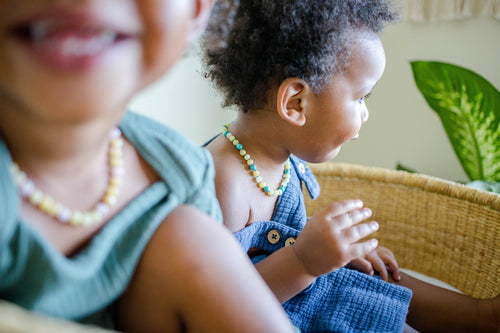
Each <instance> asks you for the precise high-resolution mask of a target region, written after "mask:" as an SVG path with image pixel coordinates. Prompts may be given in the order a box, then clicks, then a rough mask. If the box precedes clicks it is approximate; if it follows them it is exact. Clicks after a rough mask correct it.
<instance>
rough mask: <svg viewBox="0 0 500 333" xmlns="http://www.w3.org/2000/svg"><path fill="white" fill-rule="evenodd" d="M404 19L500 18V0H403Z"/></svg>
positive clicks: (422, 20)
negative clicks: (480, 16)
mask: <svg viewBox="0 0 500 333" xmlns="http://www.w3.org/2000/svg"><path fill="white" fill-rule="evenodd" d="M402 13H403V15H402V16H403V17H402V18H403V20H407V21H413V22H435V21H441V20H455V19H463V18H468V17H471V16H479V15H482V16H489V17H493V18H495V19H497V20H500V0H402Z"/></svg>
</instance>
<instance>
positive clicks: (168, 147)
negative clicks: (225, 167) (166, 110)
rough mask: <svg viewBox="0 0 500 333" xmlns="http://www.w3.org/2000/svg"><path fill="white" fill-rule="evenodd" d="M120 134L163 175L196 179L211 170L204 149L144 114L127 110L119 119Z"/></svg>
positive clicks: (207, 154)
mask: <svg viewBox="0 0 500 333" xmlns="http://www.w3.org/2000/svg"><path fill="white" fill-rule="evenodd" d="M120 129H121V131H122V133H123V135H124V136H125V137H126V138H127V140H129V141H130V142H131V143H132V145H133V146H134V147H135V149H136V150H137V151H138V153H139V154H140V155H141V156H142V157H143V158H144V159H145V160H146V161H147V162H148V163H149V164H150V165H151V166H152V167H153V168H154V169H155V170H156V172H158V174H159V175H160V177H161V178H163V179H172V178H179V180H183V181H187V182H189V183H200V182H203V179H204V178H205V177H206V176H207V172H208V173H211V172H213V165H212V158H211V156H210V154H209V153H208V152H207V151H206V149H204V148H202V147H200V146H198V145H196V144H195V143H194V142H192V141H191V140H189V139H188V138H187V137H186V136H184V135H183V134H181V133H179V132H177V131H176V130H174V129H172V128H170V127H168V126H166V125H165V124H162V123H160V122H158V121H156V120H154V119H151V118H149V117H147V116H144V115H140V114H138V113H135V112H131V111H129V112H127V113H126V114H125V116H124V118H123V119H122V121H121V122H120Z"/></svg>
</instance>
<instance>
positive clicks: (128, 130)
mask: <svg viewBox="0 0 500 333" xmlns="http://www.w3.org/2000/svg"><path fill="white" fill-rule="evenodd" d="M120 129H121V130H122V133H123V135H124V136H125V137H126V138H127V139H128V140H129V141H130V142H131V143H132V144H133V145H134V146H135V147H136V149H137V150H138V152H139V153H140V154H141V156H142V157H144V159H145V160H146V161H147V162H148V163H149V164H150V165H151V166H152V167H153V168H154V169H155V170H156V172H157V173H158V174H159V176H160V178H161V181H159V182H157V183H155V184H153V185H152V186H150V187H149V188H148V189H146V191H144V192H143V193H142V194H140V195H139V196H138V197H136V198H135V199H134V200H133V201H132V202H130V203H129V204H128V205H127V206H126V207H125V208H124V209H123V210H121V211H120V212H119V213H118V214H116V215H115V216H114V217H113V218H112V219H111V220H110V221H109V222H108V223H107V224H106V225H105V226H104V227H103V228H102V230H101V231H100V232H99V233H98V234H97V235H96V236H95V237H94V238H93V239H92V240H91V242H90V243H89V245H88V246H87V247H86V248H84V249H83V250H81V251H80V252H79V253H78V254H77V255H75V256H73V257H71V258H67V257H65V256H64V255H62V254H61V253H60V252H59V251H58V250H57V249H56V248H54V247H53V246H52V245H51V244H50V243H48V242H46V240H45V239H44V238H43V236H42V235H41V234H40V233H39V232H38V231H37V230H35V229H33V228H32V227H31V225H30V224H29V223H27V222H26V221H23V218H22V217H21V216H20V215H19V209H20V196H19V194H18V192H17V189H16V186H15V184H14V182H13V179H12V177H11V175H10V171H9V168H10V165H11V163H12V160H11V157H10V154H9V151H8V149H7V147H6V145H5V143H4V141H3V140H1V138H0V184H1V187H0V198H1V200H0V298H1V299H5V300H8V301H11V302H14V303H17V304H18V305H20V306H22V307H25V308H27V309H30V310H33V311H37V312H41V313H45V314H48V315H51V316H55V317H60V318H66V319H70V320H75V321H79V322H83V323H92V324H97V325H99V326H102V327H107V328H114V323H113V306H112V305H113V302H114V301H115V300H116V299H117V297H118V296H119V295H120V294H121V293H122V292H123V291H124V289H125V287H126V286H127V284H128V283H129V281H130V279H131V277H132V274H133V272H134V269H135V267H136V265H137V262H138V260H139V259H140V256H141V254H142V251H143V249H144V247H145V246H146V244H147V243H148V241H149V239H150V238H151V236H152V234H153V233H154V231H155V230H156V228H157V227H158V225H159V224H160V223H161V222H162V220H163V219H164V218H165V217H166V216H167V215H168V214H169V213H170V212H171V211H172V210H173V209H174V208H176V207H177V206H179V205H182V204H189V205H192V206H195V207H197V208H198V209H200V210H202V211H204V212H206V213H208V214H209V215H211V216H212V217H214V218H215V219H217V220H218V221H221V220H222V214H221V212H220V208H219V205H218V202H217V199H216V197H215V189H214V183H213V177H214V169H213V165H212V160H211V157H210V154H209V153H208V152H207V151H206V150H204V149H202V148H200V147H198V146H196V145H194V144H193V143H191V142H189V141H188V140H187V139H185V138H184V137H183V136H182V135H180V134H178V133H177V132H175V131H173V130H172V129H169V128H167V127H165V126H164V125H161V124H160V123H158V122H155V121H153V120H151V119H148V118H146V117H143V116H140V115H138V114H134V113H131V112H128V113H127V114H126V115H125V117H124V119H123V121H122V122H121V124H120Z"/></svg>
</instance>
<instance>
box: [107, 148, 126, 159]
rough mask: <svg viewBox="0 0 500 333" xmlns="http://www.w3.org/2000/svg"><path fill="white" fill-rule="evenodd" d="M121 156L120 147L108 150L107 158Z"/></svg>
mask: <svg viewBox="0 0 500 333" xmlns="http://www.w3.org/2000/svg"><path fill="white" fill-rule="evenodd" d="M122 156H123V154H122V149H121V148H120V147H113V148H111V149H110V150H109V157H115V158H117V157H118V158H121V157H122Z"/></svg>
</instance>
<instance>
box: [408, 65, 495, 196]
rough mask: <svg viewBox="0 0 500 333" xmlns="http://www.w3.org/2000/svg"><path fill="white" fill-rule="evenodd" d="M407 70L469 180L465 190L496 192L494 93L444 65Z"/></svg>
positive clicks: (472, 74) (475, 79)
mask: <svg viewBox="0 0 500 333" xmlns="http://www.w3.org/2000/svg"><path fill="white" fill-rule="evenodd" d="M411 68H412V71H413V76H414V79H415V83H416V84H417V87H418V89H419V90H420V92H421V93H422V95H423V96H424V98H425V100H426V101H427V103H428V105H429V106H430V107H431V109H433V110H434V111H435V112H436V113H437V114H438V116H439V118H440V120H441V123H442V124H443V127H444V129H445V131H446V134H447V136H448V139H449V140H450V143H451V145H452V147H453V150H454V151H455V153H456V155H457V157H458V159H459V161H460V163H461V165H462V168H463V169H464V171H465V173H466V174H467V176H468V177H469V180H470V182H469V183H468V184H467V185H469V186H473V187H477V188H480V189H483V190H487V191H492V192H496V193H500V92H499V91H498V89H496V88H495V87H494V86H493V85H492V84H491V83H490V82H489V81H488V80H486V79H485V78H484V77H482V76H481V75H479V74H477V73H475V72H473V71H471V70H469V69H466V68H463V67H460V66H456V65H453V64H449V63H445V62H437V61H412V62H411ZM400 168H401V167H400Z"/></svg>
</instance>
